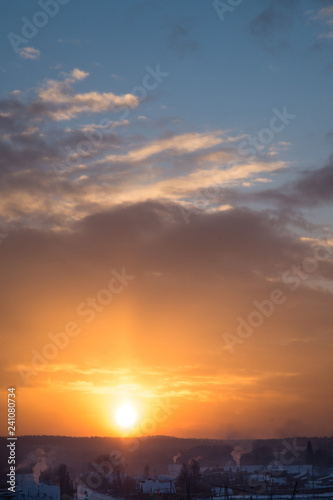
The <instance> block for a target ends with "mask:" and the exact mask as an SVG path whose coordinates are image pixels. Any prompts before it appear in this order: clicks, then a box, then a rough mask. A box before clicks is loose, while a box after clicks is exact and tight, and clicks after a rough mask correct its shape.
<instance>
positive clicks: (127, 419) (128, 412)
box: [116, 403, 137, 427]
mask: <svg viewBox="0 0 333 500" xmlns="http://www.w3.org/2000/svg"><path fill="white" fill-rule="evenodd" d="M136 419H137V412H136V410H135V409H134V408H133V406H132V405H131V404H130V403H124V404H122V405H121V406H120V407H119V408H118V410H117V413H116V420H117V423H118V424H119V425H120V426H121V427H131V426H132V425H133V424H134V423H135V421H136Z"/></svg>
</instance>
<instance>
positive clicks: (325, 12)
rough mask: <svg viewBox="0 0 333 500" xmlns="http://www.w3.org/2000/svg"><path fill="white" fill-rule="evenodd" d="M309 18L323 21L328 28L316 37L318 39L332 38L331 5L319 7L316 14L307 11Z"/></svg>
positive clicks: (332, 9)
mask: <svg viewBox="0 0 333 500" xmlns="http://www.w3.org/2000/svg"><path fill="white" fill-rule="evenodd" d="M309 16H310V17H309V20H310V21H315V22H316V21H318V22H320V23H323V24H324V25H326V26H327V27H328V30H326V31H325V32H324V33H321V34H320V35H319V36H318V38H319V39H325V38H327V39H331V38H333V7H332V6H329V7H323V8H321V9H320V10H319V11H318V12H317V13H316V14H313V13H312V12H310V13H309Z"/></svg>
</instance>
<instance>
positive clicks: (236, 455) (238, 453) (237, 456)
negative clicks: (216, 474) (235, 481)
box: [230, 444, 252, 466]
mask: <svg viewBox="0 0 333 500" xmlns="http://www.w3.org/2000/svg"><path fill="white" fill-rule="evenodd" d="M251 450H252V446H251V445H250V444H248V445H247V446H245V447H244V448H243V447H242V446H240V445H239V444H237V445H236V446H235V447H234V449H233V450H232V452H231V453H230V455H231V456H232V458H233V459H234V461H235V462H236V464H237V465H238V466H239V465H240V461H241V458H242V455H244V453H249V452H250V451H251Z"/></svg>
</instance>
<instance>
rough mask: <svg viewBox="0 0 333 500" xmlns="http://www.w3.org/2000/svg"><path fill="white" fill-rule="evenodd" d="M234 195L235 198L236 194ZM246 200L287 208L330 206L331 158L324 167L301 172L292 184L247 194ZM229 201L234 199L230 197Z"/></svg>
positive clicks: (332, 199)
mask: <svg viewBox="0 0 333 500" xmlns="http://www.w3.org/2000/svg"><path fill="white" fill-rule="evenodd" d="M234 195H235V198H237V194H236V193H234ZM246 198H247V201H248V202H249V201H250V200H251V199H252V200H256V201H270V202H271V203H272V202H273V203H274V202H275V203H278V204H279V205H280V206H281V207H282V206H284V207H289V208H302V207H314V206H320V205H325V204H330V203H332V202H333V157H331V158H330V159H329V161H328V163H327V165H325V166H324V167H321V168H316V169H314V170H306V171H303V172H301V173H300V174H299V176H298V178H297V179H296V180H295V181H294V182H291V183H288V184H286V185H282V186H280V187H279V188H275V189H267V190H263V191H259V192H255V193H249V194H248V196H247V197H246ZM227 199H229V198H228V197H227ZM230 199H234V198H233V196H232V195H231V197H230Z"/></svg>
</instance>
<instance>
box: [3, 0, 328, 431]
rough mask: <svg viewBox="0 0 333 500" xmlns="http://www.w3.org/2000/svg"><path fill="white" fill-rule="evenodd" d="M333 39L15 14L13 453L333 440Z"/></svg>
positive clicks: (224, 5)
mask: <svg viewBox="0 0 333 500" xmlns="http://www.w3.org/2000/svg"><path fill="white" fill-rule="evenodd" d="M332 25H333V6H332V1H331V0H304V1H303V2H299V1H293V2H288V1H286V0H253V1H251V2H246V1H244V0H236V1H235V0H223V1H222V0H209V1H207V2H202V1H201V0H191V1H189V0H182V1H180V2H179V1H176V0H173V1H171V2H167V3H165V2H163V0H123V1H122V2H110V1H109V0H98V1H97V2H89V1H87V0H81V1H80V0H79V1H78V0H39V1H38V2H26V1H25V0H17V1H15V2H13V3H8V4H6V5H5V7H4V8H3V16H1V19H0V29H1V34H2V42H3V44H2V45H3V57H2V61H1V64H0V72H1V74H2V78H1V81H0V94H1V97H0V128H1V133H0V148H1V155H0V163H1V169H0V172H1V180H2V183H1V184H0V192H1V197H0V200H1V201H0V271H1V276H2V279H3V286H2V288H1V292H0V294H1V301H0V314H1V318H2V322H1V340H2V343H1V346H2V349H1V352H0V366H1V368H0V372H1V380H2V383H1V398H0V412H1V414H2V415H3V417H2V419H1V420H0V422H1V425H0V432H1V434H4V435H5V434H7V435H9V436H14V435H12V434H8V433H10V432H14V433H15V436H18V437H20V436H21V435H50V434H52V435H59V436H60V435H63V436H66V435H68V436H75V435H77V436H78V437H79V435H80V436H82V437H83V436H91V435H92V434H93V435H97V436H101V437H102V436H105V437H107V436H109V435H112V436H115V437H116V436H118V437H123V436H126V435H128V436H139V437H140V436H146V435H165V436H177V437H179V438H184V439H224V440H227V439H236V440H244V439H249V440H252V439H284V438H283V437H282V436H293V437H296V436H298V437H302V436H316V435H317V436H322V437H327V436H332V435H333V422H332V418H331V415H332V413H333V399H332V397H331V396H332V384H333V371H332V359H331V358H332V352H333V335H332V334H333V326H332V325H333V308H332V303H333V302H332V294H333V224H332V202H333V126H332V116H331V115H332V104H333V94H332V76H333V65H332V53H333V52H332V51H333V30H332ZM9 391H10V392H9ZM9 396H11V398H12V399H11V400H10V398H9ZM14 410H15V411H14ZM15 415H16V420H15V419H13V416H15ZM7 416H8V417H10V418H9V419H6V418H7ZM8 422H10V423H11V424H12V425H11V427H12V428H14V427H15V430H12V429H9V427H10V426H9V424H8ZM14 424H15V425H14ZM248 436H254V437H253V438H252V437H251V438H249V437H248Z"/></svg>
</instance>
